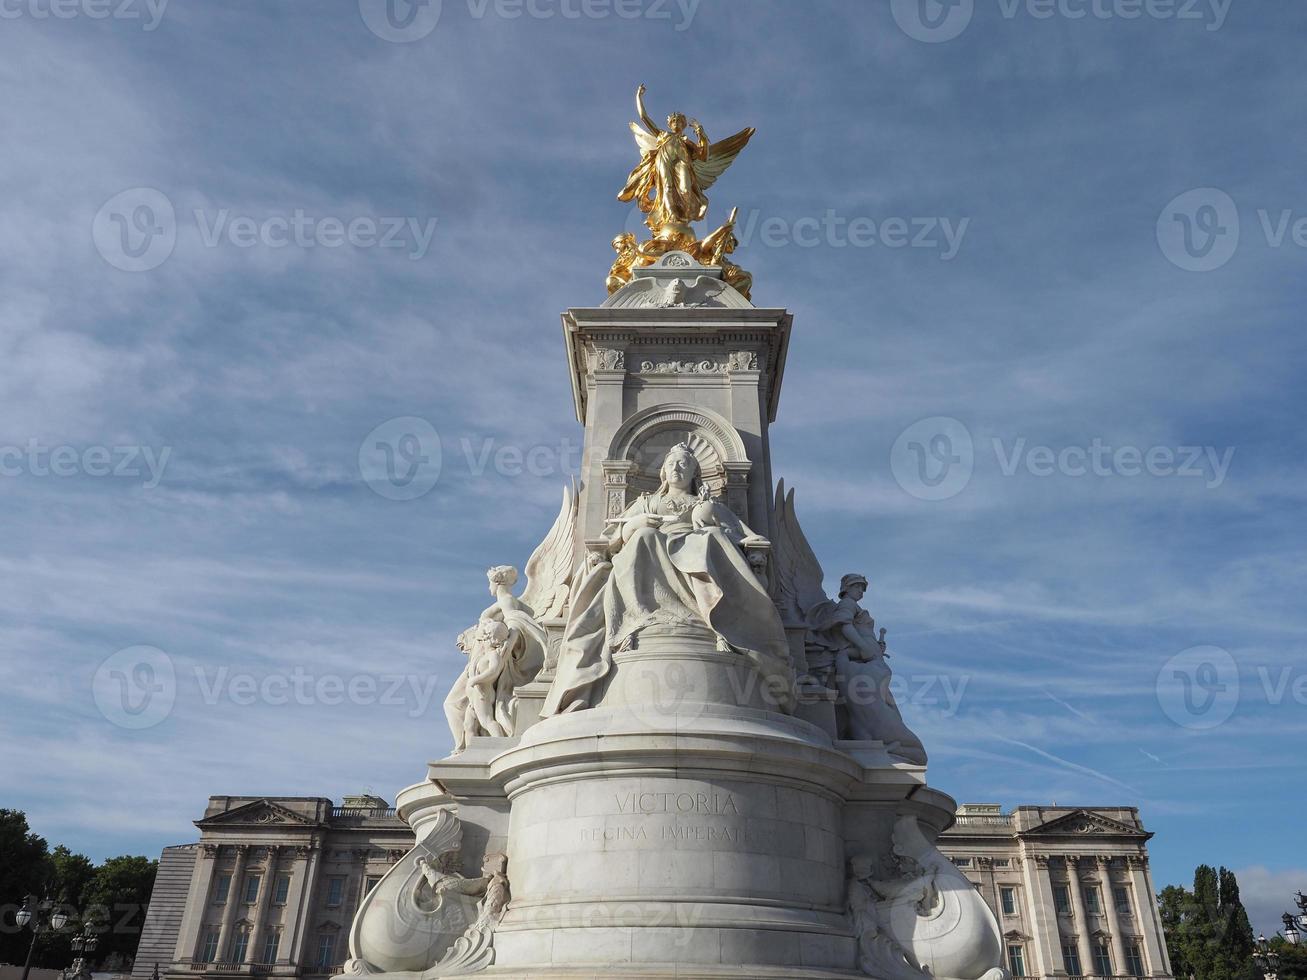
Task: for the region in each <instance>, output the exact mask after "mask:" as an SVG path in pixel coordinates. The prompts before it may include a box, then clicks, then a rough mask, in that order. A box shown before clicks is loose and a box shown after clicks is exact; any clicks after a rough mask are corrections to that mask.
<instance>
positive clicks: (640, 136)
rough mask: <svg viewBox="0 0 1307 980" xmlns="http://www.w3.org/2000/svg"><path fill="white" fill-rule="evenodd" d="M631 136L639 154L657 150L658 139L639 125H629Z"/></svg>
mask: <svg viewBox="0 0 1307 980" xmlns="http://www.w3.org/2000/svg"><path fill="white" fill-rule="evenodd" d="M631 134H632V135H633V136H635V145H636V146H638V147H639V148H640V153H641V154H645V153H652V152H653V151H654V150H656V149H658V137H657V136H654V135H652V134H650V133H647V132H645V129H644V127H643V126H641V125H640V124H639V123H631ZM736 152H737V153H738V152H739V151H738V150H737V151H736Z"/></svg>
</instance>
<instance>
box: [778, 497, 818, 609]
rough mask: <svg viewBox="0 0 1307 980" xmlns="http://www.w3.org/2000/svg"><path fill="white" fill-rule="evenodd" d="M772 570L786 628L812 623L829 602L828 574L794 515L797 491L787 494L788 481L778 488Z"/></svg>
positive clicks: (779, 607) (779, 606)
mask: <svg viewBox="0 0 1307 980" xmlns="http://www.w3.org/2000/svg"><path fill="white" fill-rule="evenodd" d="M772 527H773V528H774V530H773V535H772V567H773V568H774V569H775V571H776V594H775V596H774V597H773V598H774V599H775V600H776V606H777V608H778V609H779V610H780V614H781V619H782V621H784V622H785V623H786V624H787V625H795V626H798V625H801V624H807V623H809V622H810V618H811V616H812V614H813V612H814V611H815V610H817V609H818V607H820V606H824V605H828V604H829V603H830V599H829V598H828V597H827V595H826V592H825V590H824V589H823V588H822V580H823V579H824V578H825V574H824V573H823V572H822V570H821V562H819V561H817V556H816V555H815V554H813V553H812V548H811V547H810V546H809V544H808V539H807V538H806V537H804V534H803V528H801V527H800V526H799V518H798V516H797V515H796V514H795V512H794V491H793V490H791V491H790V492H789V493H786V492H785V481H784V480H781V481H780V482H779V483H777V484H776V503H775V506H774V507H773V508H772Z"/></svg>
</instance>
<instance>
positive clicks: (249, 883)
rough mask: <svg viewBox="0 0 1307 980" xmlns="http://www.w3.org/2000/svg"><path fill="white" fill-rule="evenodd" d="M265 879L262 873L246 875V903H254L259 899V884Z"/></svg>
mask: <svg viewBox="0 0 1307 980" xmlns="http://www.w3.org/2000/svg"><path fill="white" fill-rule="evenodd" d="M262 881H263V877H262V876H261V875H246V876H245V904H246V905H253V904H254V903H255V902H257V901H258V900H259V884H260V882H262Z"/></svg>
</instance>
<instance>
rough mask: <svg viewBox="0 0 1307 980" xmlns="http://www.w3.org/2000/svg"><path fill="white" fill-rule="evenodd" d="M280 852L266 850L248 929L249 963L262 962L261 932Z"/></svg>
mask: <svg viewBox="0 0 1307 980" xmlns="http://www.w3.org/2000/svg"><path fill="white" fill-rule="evenodd" d="M280 851H281V848H280V847H277V846H276V845H273V846H272V847H269V848H268V860H267V862H266V864H265V866H264V869H263V880H262V881H261V882H259V898H258V902H257V903H256V904H255V906H254V919H253V925H252V926H251V927H250V947H251V948H250V953H249V961H250V962H251V963H261V962H262V961H263V940H264V935H263V930H264V925H265V923H266V922H267V921H268V905H269V904H270V903H271V901H272V890H273V888H275V887H276V884H277V855H278V853H279V852H280ZM278 952H280V950H278Z"/></svg>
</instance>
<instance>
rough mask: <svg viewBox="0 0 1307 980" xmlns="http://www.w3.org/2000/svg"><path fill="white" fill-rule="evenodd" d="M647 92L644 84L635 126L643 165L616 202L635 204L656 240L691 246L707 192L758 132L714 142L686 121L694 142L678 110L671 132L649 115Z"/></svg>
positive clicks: (742, 132) (746, 131) (672, 117)
mask: <svg viewBox="0 0 1307 980" xmlns="http://www.w3.org/2000/svg"><path fill="white" fill-rule="evenodd" d="M644 93H645V87H644V86H643V85H641V86H640V87H639V89H638V90H637V91H636V93H635V109H636V113H637V114H638V115H639V117H640V121H639V122H638V123H637V122H633V123H631V133H632V134H633V135H634V136H635V142H636V146H637V147H638V148H639V150H640V162H639V163H638V164H636V167H635V169H634V170H632V171H631V174H630V176H629V177H628V178H627V181H626V185H625V186H624V187H623V188H622V190H621V192H620V193H619V194H618V195H617V199H618V200H619V201H635V202H636V204H637V205H638V206H639V208H640V210H641V211H642V212H644V214H645V215H646V219H645V220H646V223H647V224H648V225H649V228H650V230H651V231H652V232H653V234H654V237H655V238H656V239H662V240H664V241H668V240H674V241H676V242H678V243H685V244H688V243H690V242H693V241H694V232H693V230H692V229H691V228H690V225H691V223H692V222H695V221H702V220H703V219H704V217H705V216H706V215H707V213H708V198H707V197H706V196H705V194H704V192H705V191H706V190H708V188H710V187H712V185H713V184H714V183H715V182H716V181H717V178H718V177H720V176H721V175H722V174H723V173H725V172H726V169H727V168H728V167H729V166H730V165H731V164H732V163H733V162H734V161H735V158H736V157H737V156H739V154H740V151H741V150H743V149H744V147H745V146H746V145H747V144H748V142H749V140H750V139H751V138H752V137H753V134H754V130H753V128H752V127H748V128H746V129H742V130H740V131H739V132H738V133H736V134H735V135H734V136H728V137H727V138H726V139H724V140H719V141H718V142H716V143H713V142H711V141H710V140H709V139H708V134H707V133H705V132H704V129H703V126H701V125H700V124H699V121H698V120H697V119H692V120H688V125H689V127H690V129H691V130H693V131H694V135H695V136H696V137H697V141H696V140H693V139H690V138H689V137H688V136H686V135H685V129H686V125H687V120H686V117H685V115H684V114H683V113H680V112H673V113H671V114H670V115H669V116H668V117H667V128H666V129H660V128H659V127H658V125H657V124H656V123H655V122H654V121H653V119H651V118H650V116H649V113H648V112H646V111H645V107H644ZM675 247H681V244H677V245H676V246H675Z"/></svg>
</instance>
